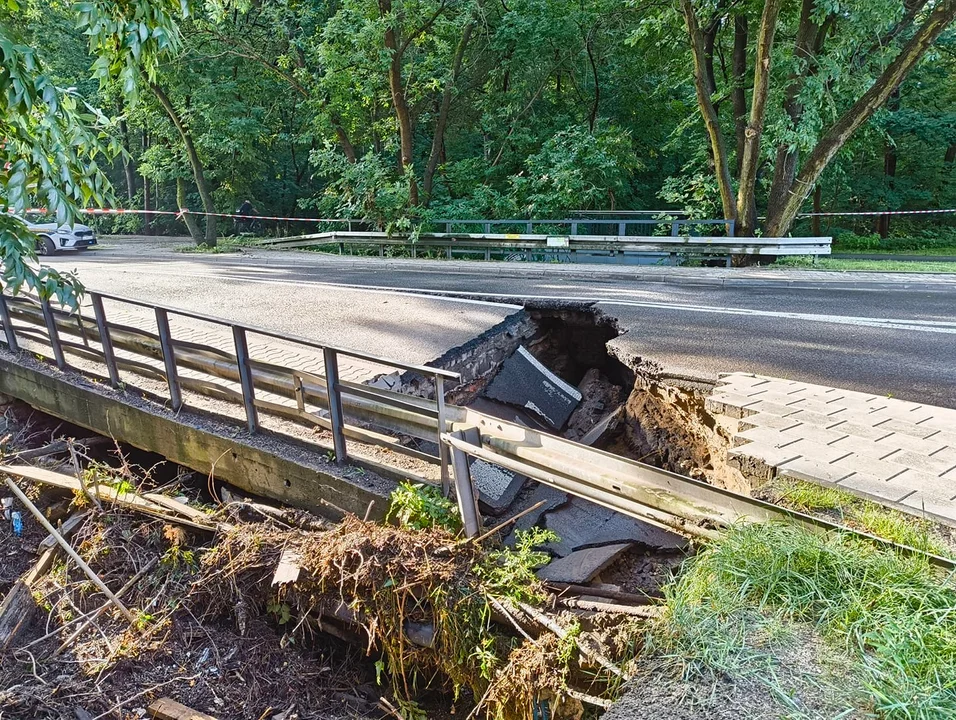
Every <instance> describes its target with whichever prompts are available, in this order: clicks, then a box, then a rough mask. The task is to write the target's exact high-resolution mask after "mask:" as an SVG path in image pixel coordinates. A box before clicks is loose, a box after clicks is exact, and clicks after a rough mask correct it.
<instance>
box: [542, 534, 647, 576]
mask: <svg viewBox="0 0 956 720" xmlns="http://www.w3.org/2000/svg"><path fill="white" fill-rule="evenodd" d="M632 547H634V543H618V544H616V545H604V546H602V547H596V548H585V549H583V550H575V551H574V552H573V553H571V554H570V555H568V556H567V557H563V558H558V559H557V560H552V561H551V563H550V564H548V565H545V566H544V567H543V568H541V569H540V570H538V573H537V574H538V577H539V578H540V579H541V580H544V581H546V582H559V583H569V584H571V585H583V584H585V583H588V582H591V580H593V579H594V578H595V576H596V575H597V574H598V573H600V572H601V571H602V570H604V568H606V567H608V566H609V565H610V564H611V563H613V562H614V561H615V560H617V559H618V558H619V557H620V556H621V555H623V554H624V553H625V552H627V551H628V550H630V549H631V548H632Z"/></svg>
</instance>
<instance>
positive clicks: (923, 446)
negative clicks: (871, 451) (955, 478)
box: [876, 425, 946, 455]
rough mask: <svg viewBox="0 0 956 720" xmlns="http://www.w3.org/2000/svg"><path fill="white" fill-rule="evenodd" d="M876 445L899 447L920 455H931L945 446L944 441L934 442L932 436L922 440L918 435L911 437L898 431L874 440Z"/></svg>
mask: <svg viewBox="0 0 956 720" xmlns="http://www.w3.org/2000/svg"><path fill="white" fill-rule="evenodd" d="M880 427H885V425H881V426H880ZM876 445H878V446H881V447H892V448H899V449H900V450H909V451H911V452H915V453H920V454H922V455H932V454H933V453H934V452H937V451H939V450H942V449H943V448H944V447H946V443H942V442H936V440H934V439H933V438H929V439H928V440H923V439H921V438H918V437H913V436H912V435H903V434H902V433H898V432H894V433H893V434H892V435H887V436H886V437H884V438H880V439H879V440H877V441H876Z"/></svg>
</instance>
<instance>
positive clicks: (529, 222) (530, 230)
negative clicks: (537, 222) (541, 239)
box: [527, 220, 534, 235]
mask: <svg viewBox="0 0 956 720" xmlns="http://www.w3.org/2000/svg"><path fill="white" fill-rule="evenodd" d="M527 229H528V234H529V235H531V234H532V233H533V232H534V230H533V229H532V226H531V221H530V220H529V221H528V224H527Z"/></svg>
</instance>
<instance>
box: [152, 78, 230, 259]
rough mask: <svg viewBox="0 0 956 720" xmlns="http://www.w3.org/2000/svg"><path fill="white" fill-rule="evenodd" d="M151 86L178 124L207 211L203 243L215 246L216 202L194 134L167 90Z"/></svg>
mask: <svg viewBox="0 0 956 720" xmlns="http://www.w3.org/2000/svg"><path fill="white" fill-rule="evenodd" d="M149 86H150V88H151V89H152V91H153V94H154V95H155V96H156V99H157V100H159V103H160V105H162V106H163V109H164V110H165V111H166V114H167V115H169V119H170V120H172V121H173V125H175V126H176V130H178V131H179V135H180V137H181V138H182V141H183V145H185V146H186V155H187V157H188V158H189V165H190V167H191V168H192V171H193V177H194V178H195V180H196V189H197V190H198V191H199V197H200V198H201V199H202V206H203V210H204V211H205V212H206V213H207V215H206V236H205V238H204V239H203V241H202V244H204V245H206V246H208V247H215V246H216V216H215V214H214V213H215V212H216V204H215V202H214V201H213V197H212V190H210V188H209V183H207V182H206V175H205V170H204V168H203V164H202V160H200V159H199V153H198V152H197V151H196V144H195V143H194V142H193V138H192V135H191V134H190V132H189V129H188V128H187V127H186V123H185V122H184V121H183V119H182V118H181V117H180V116H179V113H178V112H176V108H175V107H174V106H173V103H172V101H171V100H170V99H169V96H168V95H166V92H165V91H164V90H163V89H162V88H161V87H160V86H159V85H157V84H156V83H150V84H149Z"/></svg>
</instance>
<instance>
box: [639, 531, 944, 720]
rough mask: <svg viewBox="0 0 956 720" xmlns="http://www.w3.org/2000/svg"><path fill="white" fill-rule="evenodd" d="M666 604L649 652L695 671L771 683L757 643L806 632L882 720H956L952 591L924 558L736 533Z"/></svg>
mask: <svg viewBox="0 0 956 720" xmlns="http://www.w3.org/2000/svg"><path fill="white" fill-rule="evenodd" d="M666 594H667V605H668V612H667V614H666V616H665V618H664V620H663V621H662V622H661V624H660V626H659V627H658V628H657V629H656V630H655V631H654V633H653V638H652V645H651V647H652V649H653V650H654V651H655V652H656V653H658V654H659V655H663V656H665V657H670V658H673V659H675V660H680V661H682V662H684V663H685V665H686V667H687V668H688V670H689V671H697V672H702V671H705V670H709V671H713V672H717V673H721V674H725V675H731V676H734V675H737V676H739V675H742V674H745V673H747V672H750V673H751V674H753V673H754V672H756V674H757V675H760V676H767V677H769V678H770V679H768V682H773V680H772V678H773V676H774V674H775V673H774V668H773V667H772V666H770V665H768V663H769V660H768V657H767V656H768V654H767V653H766V652H764V653H760V652H755V651H754V650H753V643H752V642H751V639H752V638H753V637H754V636H755V635H756V634H761V633H762V634H764V635H768V634H769V635H770V636H773V635H774V634H775V633H777V634H779V633H780V632H781V631H785V630H786V628H787V627H790V626H791V625H790V624H792V623H800V624H806V625H809V626H812V627H814V628H816V630H817V631H818V632H819V633H820V634H821V635H822V636H823V637H824V638H825V639H827V640H829V641H830V642H832V643H834V644H835V645H836V646H837V647H839V648H841V649H842V652H844V653H845V654H846V656H847V659H848V662H849V663H850V665H849V666H848V667H846V668H845V678H846V683H847V685H848V686H852V685H856V686H857V688H858V689H859V690H860V691H862V693H863V696H862V697H857V698H856V700H855V702H853V704H854V705H856V706H857V707H858V708H859V707H860V706H861V705H862V707H863V709H864V710H866V709H870V710H872V711H874V712H875V714H876V716H877V717H880V718H884V719H885V720H939V719H941V718H956V583H954V579H953V577H952V576H944V575H943V574H942V573H941V572H940V571H939V570H937V569H936V568H934V567H932V566H930V565H929V564H928V562H927V561H926V560H925V559H924V558H920V557H911V556H905V555H902V554H897V553H895V552H892V551H889V550H882V549H878V548H877V547H875V546H874V545H872V544H870V543H867V542H864V541H860V540H858V539H855V538H853V537H851V536H840V535H834V534H828V535H820V534H815V533H810V532H808V531H806V530H803V529H801V528H798V527H796V526H793V525H787V524H764V525H746V526H738V527H735V528H732V529H731V530H730V531H729V532H728V533H727V534H726V535H725V537H724V538H723V539H722V540H721V541H720V542H718V543H715V544H713V545H711V546H709V547H708V548H706V549H704V550H703V551H702V552H701V553H700V554H698V555H697V556H696V557H695V558H694V559H692V560H690V561H689V562H688V564H687V565H686V566H685V569H684V571H683V572H682V574H681V576H680V578H679V579H678V580H677V581H676V582H675V583H674V584H673V585H671V586H670V587H668V588H667V589H666ZM846 689H852V688H849V687H848V688H844V690H846ZM824 690H825V689H824ZM830 690H831V691H833V692H837V693H838V692H839V689H838V688H831V689H830ZM851 694H852V693H851Z"/></svg>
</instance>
